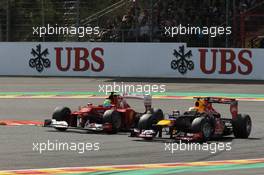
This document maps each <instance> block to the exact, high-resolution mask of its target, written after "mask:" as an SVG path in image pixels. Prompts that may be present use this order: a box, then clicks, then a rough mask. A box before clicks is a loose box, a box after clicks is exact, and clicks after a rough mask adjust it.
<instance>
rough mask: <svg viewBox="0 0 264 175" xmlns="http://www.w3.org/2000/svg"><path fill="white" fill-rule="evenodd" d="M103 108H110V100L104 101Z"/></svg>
mask: <svg viewBox="0 0 264 175" xmlns="http://www.w3.org/2000/svg"><path fill="white" fill-rule="evenodd" d="M103 106H104V107H110V106H111V100H109V99H105V101H104V103H103Z"/></svg>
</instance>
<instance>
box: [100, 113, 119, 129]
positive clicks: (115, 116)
mask: <svg viewBox="0 0 264 175" xmlns="http://www.w3.org/2000/svg"><path fill="white" fill-rule="evenodd" d="M103 123H110V124H111V125H112V131H111V134H115V133H117V132H118V131H119V130H120V128H121V115H120V113H119V112H117V111H115V110H107V111H105V113H104V115H103Z"/></svg>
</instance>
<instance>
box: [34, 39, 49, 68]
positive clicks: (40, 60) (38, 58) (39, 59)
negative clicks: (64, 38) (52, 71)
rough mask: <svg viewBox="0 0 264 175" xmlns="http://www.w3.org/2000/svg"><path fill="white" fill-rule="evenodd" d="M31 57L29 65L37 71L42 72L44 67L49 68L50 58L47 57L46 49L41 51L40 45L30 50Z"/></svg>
mask: <svg viewBox="0 0 264 175" xmlns="http://www.w3.org/2000/svg"><path fill="white" fill-rule="evenodd" d="M31 55H32V56H33V58H30V60H29V66H30V67H31V68H35V69H36V70H37V71H38V72H39V73H41V72H43V70H44V68H50V64H51V62H50V60H49V59H48V58H47V56H48V55H49V51H48V49H45V50H44V51H41V45H40V44H39V45H37V46H36V49H33V48H32V50H31Z"/></svg>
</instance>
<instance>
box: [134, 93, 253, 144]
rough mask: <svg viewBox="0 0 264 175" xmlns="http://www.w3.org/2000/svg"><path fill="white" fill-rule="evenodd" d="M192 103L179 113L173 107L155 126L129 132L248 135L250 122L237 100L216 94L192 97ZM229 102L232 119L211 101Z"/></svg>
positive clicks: (180, 136) (181, 136)
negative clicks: (239, 109)
mask: <svg viewBox="0 0 264 175" xmlns="http://www.w3.org/2000/svg"><path fill="white" fill-rule="evenodd" d="M194 98H195V99H196V101H195V105H194V107H191V108H190V109H189V110H188V111H186V112H184V113H183V114H180V112H179V111H174V112H173V114H172V115H169V118H168V119H164V120H160V121H159V122H158V123H157V124H156V125H155V130H139V129H135V130H133V131H132V132H133V133H132V134H131V135H134V136H135V135H136V136H138V137H142V138H144V139H152V138H153V137H155V136H156V135H157V133H159V137H162V130H164V129H165V130H166V131H167V133H168V134H169V135H170V138H175V139H177V140H186V141H207V140H210V139H212V138H219V137H222V136H226V135H231V134H234V136H235V137H236V138H248V136H249V135H250V132H251V127H252V122H251V118H250V116H249V115H247V114H238V102H237V100H236V99H231V98H219V97H194ZM214 103H218V104H229V105H230V112H231V119H230V118H224V117H223V116H221V114H220V113H219V112H217V111H216V110H215V109H214V107H213V104H214Z"/></svg>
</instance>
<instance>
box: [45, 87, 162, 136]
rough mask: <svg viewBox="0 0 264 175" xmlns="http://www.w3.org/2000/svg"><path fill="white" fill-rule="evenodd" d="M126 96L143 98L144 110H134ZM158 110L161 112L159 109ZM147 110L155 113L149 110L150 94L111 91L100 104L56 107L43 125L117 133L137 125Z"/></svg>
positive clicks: (64, 128)
mask: <svg viewBox="0 0 264 175" xmlns="http://www.w3.org/2000/svg"><path fill="white" fill-rule="evenodd" d="M126 98H133V99H143V100H144V105H145V110H146V111H145V112H144V113H139V112H136V111H135V110H134V109H132V108H131V107H130V105H129V104H128V103H127V102H126V100H125V99H126ZM156 111H157V110H156ZM158 111H159V112H162V111H161V110H160V109H159V110H158ZM147 112H148V113H149V112H151V113H153V115H156V114H155V111H153V110H151V96H144V97H137V96H121V95H118V94H116V93H114V92H112V93H111V94H110V95H109V97H108V98H107V99H105V101H104V103H103V104H102V105H93V104H92V103H88V104H87V105H86V106H82V107H79V110H78V111H74V112H71V110H70V109H69V108H68V107H57V108H56V109H55V111H54V113H53V116H52V119H47V120H45V121H44V127H53V128H55V129H57V130H59V131H65V130H67V129H69V128H72V129H84V130H90V131H105V132H107V133H117V132H118V131H130V129H131V128H133V127H135V126H136V125H137V122H138V121H139V119H140V117H141V116H142V115H143V114H145V113H147ZM156 113H157V112H156ZM162 117H163V112H162Z"/></svg>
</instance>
